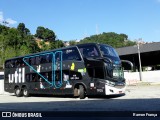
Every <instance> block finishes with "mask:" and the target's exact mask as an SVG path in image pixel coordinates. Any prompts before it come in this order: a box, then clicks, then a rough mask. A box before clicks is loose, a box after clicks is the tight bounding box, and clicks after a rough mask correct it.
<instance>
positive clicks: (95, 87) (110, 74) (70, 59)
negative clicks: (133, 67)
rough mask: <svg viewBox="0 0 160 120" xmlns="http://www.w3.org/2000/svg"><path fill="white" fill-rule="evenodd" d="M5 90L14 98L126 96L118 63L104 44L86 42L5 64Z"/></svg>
mask: <svg viewBox="0 0 160 120" xmlns="http://www.w3.org/2000/svg"><path fill="white" fill-rule="evenodd" d="M4 75H5V78H4V88H5V91H6V92H10V93H15V95H16V96H17V97H20V96H25V97H27V96H29V95H31V94H52V95H73V96H76V97H79V98H80V99H83V98H85V96H88V95H114V94H124V93H125V79H124V75H123V70H122V64H121V60H120V58H119V56H118V54H117V52H116V51H115V49H114V48H113V47H111V46H109V45H106V44H98V43H87V44H78V45H75V46H70V47H65V48H60V49H55V50H50V51H44V52H40V53H35V54H31V55H26V56H22V57H15V58H12V59H8V60H6V61H5V70H4Z"/></svg>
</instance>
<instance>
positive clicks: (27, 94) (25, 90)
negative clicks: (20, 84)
mask: <svg viewBox="0 0 160 120" xmlns="http://www.w3.org/2000/svg"><path fill="white" fill-rule="evenodd" d="M23 96H24V97H29V92H28V89H27V87H24V88H23Z"/></svg>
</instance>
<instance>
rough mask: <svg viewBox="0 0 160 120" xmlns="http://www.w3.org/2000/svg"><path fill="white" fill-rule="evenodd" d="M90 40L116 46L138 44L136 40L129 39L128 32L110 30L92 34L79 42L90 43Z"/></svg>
mask: <svg viewBox="0 0 160 120" xmlns="http://www.w3.org/2000/svg"><path fill="white" fill-rule="evenodd" d="M90 42H95V43H103V44H108V45H111V46H113V47H115V48H118V47H125V46H132V45H135V44H136V43H135V42H133V41H131V40H128V36H127V35H126V34H117V33H114V32H108V33H105V32H104V33H102V34H99V35H92V36H90V37H86V38H84V39H83V40H81V41H80V42H79V43H90Z"/></svg>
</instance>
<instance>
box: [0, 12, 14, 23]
mask: <svg viewBox="0 0 160 120" xmlns="http://www.w3.org/2000/svg"><path fill="white" fill-rule="evenodd" d="M4 21H6V22H7V23H8V25H13V24H16V23H17V21H15V20H13V19H12V18H7V19H4V17H3V12H2V11H0V23H3V22H4Z"/></svg>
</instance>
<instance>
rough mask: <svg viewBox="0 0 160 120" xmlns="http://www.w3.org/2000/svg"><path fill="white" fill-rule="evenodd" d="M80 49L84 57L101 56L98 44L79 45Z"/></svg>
mask: <svg viewBox="0 0 160 120" xmlns="http://www.w3.org/2000/svg"><path fill="white" fill-rule="evenodd" d="M79 50H80V52H81V54H82V55H83V57H99V56H100V55H99V53H98V50H97V48H96V46H94V45H89V46H82V47H79Z"/></svg>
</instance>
